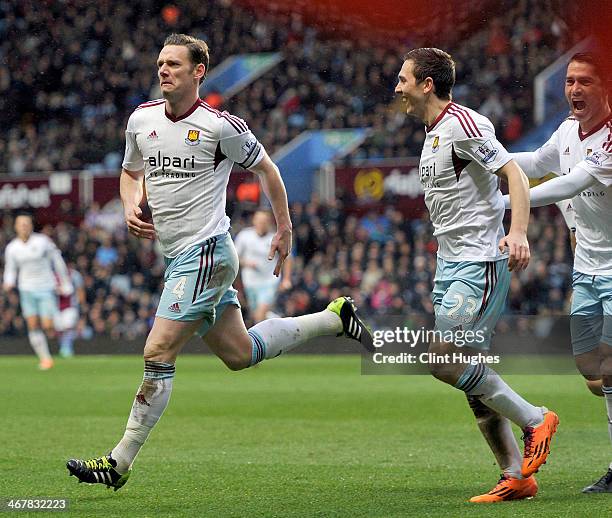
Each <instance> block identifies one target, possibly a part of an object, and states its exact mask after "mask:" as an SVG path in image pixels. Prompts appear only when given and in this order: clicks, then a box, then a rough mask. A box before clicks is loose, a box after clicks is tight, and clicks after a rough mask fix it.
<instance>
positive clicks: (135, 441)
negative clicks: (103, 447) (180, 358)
mask: <svg viewBox="0 0 612 518" xmlns="http://www.w3.org/2000/svg"><path fill="white" fill-rule="evenodd" d="M174 371H175V368H174V364H172V363H162V362H150V361H146V362H145V374H144V379H143V380H142V384H141V385H140V388H139V389H138V392H137V393H136V398H135V399H134V403H133V405H132V411H131V412H130V417H129V418H128V422H127V426H126V428H125V433H124V435H123V438H122V439H121V440H120V441H119V443H118V444H117V446H115V447H114V448H113V450H112V451H111V457H112V458H113V459H115V460H116V461H117V467H116V468H115V469H116V470H117V472H118V473H121V474H124V473H126V472H127V471H128V469H130V466H131V465H132V463H133V462H134V459H135V458H136V455H138V452H139V451H140V448H142V445H143V444H144V443H145V441H146V440H147V437H148V436H149V433H150V432H151V430H152V429H153V427H154V426H155V424H156V423H157V421H159V418H160V417H161V416H162V414H163V413H164V410H165V409H166V407H167V406H168V401H169V400H170V394H171V393H172V381H173V379H174Z"/></svg>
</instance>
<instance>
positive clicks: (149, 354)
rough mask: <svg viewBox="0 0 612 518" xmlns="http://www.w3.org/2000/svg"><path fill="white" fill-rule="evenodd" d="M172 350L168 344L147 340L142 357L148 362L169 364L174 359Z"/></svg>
mask: <svg viewBox="0 0 612 518" xmlns="http://www.w3.org/2000/svg"><path fill="white" fill-rule="evenodd" d="M173 351H174V348H173V347H172V346H170V345H169V344H168V343H164V342H158V341H156V340H147V343H146V344H145V348H144V353H143V357H144V359H145V361H149V362H164V363H167V362H171V361H173V358H174V353H173Z"/></svg>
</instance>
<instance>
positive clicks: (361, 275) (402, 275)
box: [0, 201, 571, 340]
mask: <svg viewBox="0 0 612 518" xmlns="http://www.w3.org/2000/svg"><path fill="white" fill-rule="evenodd" d="M555 210H556V209H551V211H552V214H555V212H554V211H555ZM291 212H292V217H293V224H294V229H295V232H294V245H295V257H294V268H293V276H292V277H293V278H292V281H293V286H294V289H292V290H291V291H289V292H286V293H283V294H281V296H280V297H279V298H278V308H277V309H278V312H279V313H280V314H283V315H287V316H292V315H298V314H302V313H304V312H311V311H319V310H321V308H323V307H325V305H326V304H327V302H329V300H331V299H333V298H334V297H336V296H338V295H340V294H350V295H351V296H352V297H353V298H354V299H355V300H356V301H357V303H358V304H359V305H360V306H361V307H362V308H363V310H364V313H365V314H366V315H368V317H370V318H375V319H376V318H385V317H387V316H400V315H403V316H406V317H409V316H410V315H411V314H419V313H431V312H432V310H433V308H432V304H431V298H430V290H431V284H432V279H433V273H434V271H435V264H436V262H435V251H436V243H435V240H434V238H433V237H432V229H431V226H430V223H429V221H428V219H427V218H424V219H420V220H414V221H406V220H404V219H403V218H402V217H401V215H400V214H399V213H397V212H396V211H394V210H389V211H388V212H387V213H386V214H384V215H382V216H377V215H373V214H368V215H365V216H363V217H361V218H358V217H356V216H349V217H345V215H344V212H343V211H342V206H341V202H334V203H332V204H323V203H320V202H318V201H312V202H311V203H309V204H306V205H302V204H294V205H292V207H291ZM249 221H250V217H249V213H248V211H246V210H242V209H241V207H240V205H238V206H237V207H236V208H235V210H234V217H233V223H232V230H233V232H238V231H239V230H240V229H241V228H243V227H244V226H245V225H247V224H248V222H249ZM2 223H3V224H2V230H0V249H4V247H5V246H6V243H7V242H8V240H9V239H10V238H11V237H12V228H11V227H12V218H11V217H9V216H5V217H4V218H3V221H2ZM107 223H108V224H107ZM113 228H114V229H115V230H109V229H113ZM42 230H43V231H44V232H45V233H47V234H48V235H49V236H50V237H51V238H52V239H53V240H54V241H55V242H56V243H57V245H58V246H59V247H60V249H61V250H62V253H63V255H64V257H65V258H66V260H67V261H68V262H70V263H72V264H74V265H75V267H76V268H77V270H79V272H80V273H81V274H82V275H83V277H84V281H85V289H86V294H87V304H86V305H85V307H83V308H81V322H80V325H79V332H80V334H81V337H83V338H87V337H91V336H93V335H100V334H108V335H110V336H112V337H114V338H123V339H128V340H130V339H136V338H138V339H142V337H143V336H144V335H145V334H146V332H147V331H148V329H149V328H150V326H151V325H152V320H153V317H154V315H155V309H156V307H157V302H158V300H159V294H160V292H161V287H162V281H163V264H162V262H161V260H160V255H159V254H158V252H157V251H156V248H155V246H154V245H153V244H152V243H151V242H150V241H138V240H136V239H135V238H133V237H128V236H127V234H126V232H125V231H124V228H123V226H117V225H116V224H114V223H113V222H107V221H105V220H104V219H103V218H100V217H99V215H97V213H96V211H95V209H94V210H92V211H90V213H89V214H87V215H86V217H85V220H84V222H83V224H82V225H81V226H80V227H76V226H74V225H71V224H67V223H62V224H59V225H57V226H55V227H51V226H47V227H45V228H44V229H42ZM530 233H531V236H530V238H531V239H530V241H531V246H532V254H533V257H534V259H533V261H532V263H531V265H530V266H529V268H528V269H527V270H526V271H525V272H522V273H521V274H520V275H515V276H513V280H512V285H511V288H510V295H509V299H508V310H507V311H508V312H509V313H514V314H523V315H529V314H543V313H546V314H548V313H550V312H551V310H552V311H555V312H557V313H562V312H563V310H564V308H565V310H567V304H568V296H569V291H570V290H569V286H570V276H571V268H570V266H569V265H570V264H571V251H570V249H569V240H568V235H567V229H566V227H565V224H564V223H563V221H562V219H561V218H560V216H558V217H557V218H556V219H555V218H554V217H551V212H549V211H548V209H540V211H539V212H537V214H536V215H534V216H533V218H532V222H531V225H530ZM536 237H537V238H538V239H536ZM3 266H4V265H3V262H2V261H0V268H3ZM247 311H248V310H247ZM566 314H567V313H566ZM0 315H2V319H1V320H0V336H21V335H24V334H25V323H24V321H23V318H22V317H21V316H20V310H19V302H18V298H17V296H16V294H15V293H9V294H7V293H2V294H0ZM247 317H248V312H247Z"/></svg>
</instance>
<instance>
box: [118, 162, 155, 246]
mask: <svg viewBox="0 0 612 518" xmlns="http://www.w3.org/2000/svg"><path fill="white" fill-rule="evenodd" d="M143 177H144V170H140V171H128V170H127V169H122V170H121V177H120V180H119V192H120V194H121V202H122V203H123V215H124V217H125V223H126V225H127V228H128V231H129V232H130V234H133V235H135V236H136V237H141V238H144V239H155V228H154V227H153V225H152V224H151V223H147V222H146V221H144V220H143V219H142V209H141V208H140V203H141V202H142V200H143V198H144V188H143V182H142V179H143Z"/></svg>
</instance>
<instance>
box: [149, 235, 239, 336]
mask: <svg viewBox="0 0 612 518" xmlns="http://www.w3.org/2000/svg"><path fill="white" fill-rule="evenodd" d="M165 261H166V273H165V275H164V290H163V292H162V295H161V298H160V301H159V306H158V307H157V313H156V314H155V316H157V317H162V318H166V319H168V320H179V321H193V320H199V319H201V318H204V322H203V324H202V326H200V328H199V329H198V331H197V332H198V334H199V335H200V336H203V335H205V334H206V332H207V331H208V330H209V329H210V327H211V326H212V325H213V324H214V323H215V318H217V317H219V315H221V313H223V311H224V310H225V308H226V307H227V305H228V304H233V305H235V306H237V307H240V303H239V302H238V292H237V291H236V290H235V289H234V288H233V287H232V283H233V282H234V280H235V279H236V276H237V275H238V255H237V254H236V249H235V248H234V243H233V242H232V238H231V236H230V235H229V233H228V232H226V233H224V234H221V235H219V236H214V237H210V238H208V239H206V240H205V241H203V242H202V243H198V244H195V245H193V246H191V247H189V248H187V249H186V250H184V251H183V252H181V253H180V254H179V255H177V256H176V257H174V258H173V259H168V258H166V259H165Z"/></svg>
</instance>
